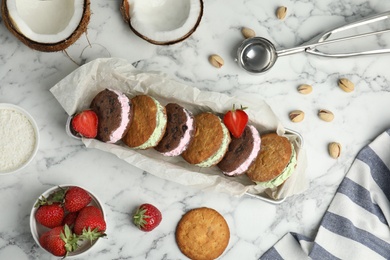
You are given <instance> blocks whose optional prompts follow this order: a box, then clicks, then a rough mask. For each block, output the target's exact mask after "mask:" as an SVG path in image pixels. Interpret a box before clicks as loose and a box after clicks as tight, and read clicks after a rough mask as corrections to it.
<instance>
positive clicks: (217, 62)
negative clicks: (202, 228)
mask: <svg viewBox="0 0 390 260" xmlns="http://www.w3.org/2000/svg"><path fill="white" fill-rule="evenodd" d="M209 61H210V63H211V65H213V66H214V67H216V68H221V67H222V66H223V64H224V61H223V59H222V58H221V56H219V55H217V54H213V55H210V57H209Z"/></svg>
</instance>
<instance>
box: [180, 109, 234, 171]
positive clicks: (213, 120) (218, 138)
mask: <svg viewBox="0 0 390 260" xmlns="http://www.w3.org/2000/svg"><path fill="white" fill-rule="evenodd" d="M195 125H196V126H195V127H196V132H195V136H194V138H193V140H192V142H191V143H190V145H189V146H188V148H187V150H186V151H184V153H182V157H183V158H184V160H186V161H187V162H188V163H190V164H195V165H197V166H200V167H210V166H213V165H215V164H217V163H218V162H219V161H221V160H222V158H223V156H224V155H225V153H226V151H227V149H228V146H229V143H230V140H231V139H230V134H229V130H227V128H226V126H225V125H224V124H223V123H222V121H221V119H220V118H219V117H218V116H216V115H214V114H212V113H202V114H199V115H197V116H195Z"/></svg>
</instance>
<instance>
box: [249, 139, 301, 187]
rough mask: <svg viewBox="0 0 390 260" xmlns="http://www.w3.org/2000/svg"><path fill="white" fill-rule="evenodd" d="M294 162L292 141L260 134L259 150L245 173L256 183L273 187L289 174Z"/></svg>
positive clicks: (295, 159)
mask: <svg viewBox="0 0 390 260" xmlns="http://www.w3.org/2000/svg"><path fill="white" fill-rule="evenodd" d="M296 164H297V156H296V152H295V149H294V146H293V145H292V143H291V142H290V141H289V140H288V139H287V138H286V137H284V136H279V135H277V134H276V133H269V134H265V135H262V136H261V147H260V152H259V154H258V156H257V158H256V159H255V160H254V161H253V163H252V164H251V166H249V169H248V171H247V172H246V174H247V176H248V177H249V179H251V180H252V181H254V182H256V183H257V184H260V185H262V186H264V187H267V188H275V187H277V186H279V185H281V184H282V183H283V182H284V181H285V180H287V179H288V178H289V177H290V176H291V174H292V173H293V172H294V170H295V166H296Z"/></svg>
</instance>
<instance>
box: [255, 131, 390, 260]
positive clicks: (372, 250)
mask: <svg viewBox="0 0 390 260" xmlns="http://www.w3.org/2000/svg"><path fill="white" fill-rule="evenodd" d="M389 222H390V129H389V130H387V131H386V132H384V133H382V134H381V135H380V136H378V137H377V138H376V139H375V140H374V141H373V142H372V143H371V144H369V145H367V146H366V147H364V148H363V149H362V150H361V151H360V152H359V154H358V155H357V157H356V159H355V161H354V162H353V164H352V166H351V168H350V170H349V171H348V173H347V175H346V177H345V178H344V179H343V181H342V182H341V184H340V186H339V188H338V190H337V192H336V195H335V197H334V198H333V200H332V202H331V204H330V206H329V208H328V210H327V211H326V213H325V215H324V217H323V219H322V220H321V226H320V228H319V230H318V232H317V234H316V237H315V238H314V240H313V239H311V238H308V237H305V236H302V235H299V234H296V233H288V234H286V235H285V236H284V237H283V238H282V239H280V240H279V241H278V242H277V243H276V244H275V245H274V246H273V247H272V248H270V249H269V250H268V251H266V252H265V253H264V254H263V255H262V256H261V257H260V259H261V260H266V259H272V260H277V259H288V260H289V259H299V260H301V259H321V260H322V259H354V260H355V259H365V260H366V259H369V260H375V259H390V227H389Z"/></svg>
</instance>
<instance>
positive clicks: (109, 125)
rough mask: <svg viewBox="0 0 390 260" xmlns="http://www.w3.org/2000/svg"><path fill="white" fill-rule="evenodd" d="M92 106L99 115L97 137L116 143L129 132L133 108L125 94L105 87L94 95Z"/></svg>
mask: <svg viewBox="0 0 390 260" xmlns="http://www.w3.org/2000/svg"><path fill="white" fill-rule="evenodd" d="M90 108H91V109H92V110H93V111H94V112H95V113H96V114H97V116H98V133H97V136H96V139H98V140H100V141H103V142H107V143H115V142H117V141H119V140H120V139H121V138H122V137H123V136H124V135H125V134H126V133H127V131H128V129H129V127H130V123H131V120H132V115H133V110H132V104H131V101H130V100H129V98H128V97H127V96H126V95H125V94H123V93H121V92H119V91H116V90H111V89H105V90H103V91H101V92H99V93H98V94H97V95H96V96H95V97H94V99H93V100H92V102H91V105H90Z"/></svg>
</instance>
